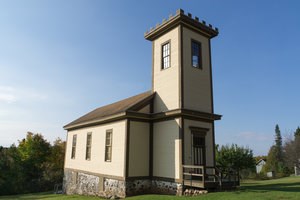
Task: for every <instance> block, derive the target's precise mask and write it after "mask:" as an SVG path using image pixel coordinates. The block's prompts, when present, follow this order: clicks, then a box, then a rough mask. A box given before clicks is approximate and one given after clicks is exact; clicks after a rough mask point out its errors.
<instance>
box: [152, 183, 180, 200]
mask: <svg viewBox="0 0 300 200" xmlns="http://www.w3.org/2000/svg"><path fill="white" fill-rule="evenodd" d="M151 190H152V193H155V194H173V195H178V196H181V194H182V184H179V183H174V182H168V181H160V180H152V188H151Z"/></svg>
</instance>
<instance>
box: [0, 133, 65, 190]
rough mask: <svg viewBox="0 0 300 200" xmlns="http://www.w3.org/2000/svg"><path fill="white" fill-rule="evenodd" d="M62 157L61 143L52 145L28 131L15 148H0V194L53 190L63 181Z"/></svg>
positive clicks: (63, 148)
mask: <svg viewBox="0 0 300 200" xmlns="http://www.w3.org/2000/svg"><path fill="white" fill-rule="evenodd" d="M64 155H65V142H64V141H62V140H61V139H57V140H56V141H54V143H53V145H52V144H50V143H49V142H48V141H47V140H45V139H44V137H43V136H42V135H41V134H34V133H31V132H28V133H27V136H26V138H24V139H23V140H20V141H19V144H18V145H17V146H16V145H12V146H10V147H9V148H5V147H1V146H0V195H8V194H20V193H31V192H41V191H49V190H51V189H53V187H54V185H55V184H56V183H62V181H63V166H64Z"/></svg>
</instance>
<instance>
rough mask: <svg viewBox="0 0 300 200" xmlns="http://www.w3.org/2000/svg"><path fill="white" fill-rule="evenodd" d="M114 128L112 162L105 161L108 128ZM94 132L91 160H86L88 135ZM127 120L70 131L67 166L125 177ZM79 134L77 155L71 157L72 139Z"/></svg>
mask: <svg viewBox="0 0 300 200" xmlns="http://www.w3.org/2000/svg"><path fill="white" fill-rule="evenodd" d="M108 129H113V138H112V162H105V161H104V152H105V134H106V130H108ZM88 132H91V133H92V149H91V160H85V153H86V152H85V151H86V135H87V133H88ZM125 133H126V123H125V121H119V122H114V123H109V124H105V125H99V126H94V127H88V128H83V129H79V130H74V131H69V132H68V141H67V142H68V145H67V151H66V163H65V167H66V168H72V169H78V170H83V171H90V172H93V173H99V174H108V175H112V176H122V177H124V166H125V165H124V163H125V157H124V151H125ZM74 134H77V144H76V156H75V159H71V149H72V139H73V135H74Z"/></svg>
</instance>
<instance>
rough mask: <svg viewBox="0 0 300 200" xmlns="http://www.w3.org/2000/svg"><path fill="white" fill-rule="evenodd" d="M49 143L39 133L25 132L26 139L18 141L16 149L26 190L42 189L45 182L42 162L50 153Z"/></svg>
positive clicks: (35, 190)
mask: <svg viewBox="0 0 300 200" xmlns="http://www.w3.org/2000/svg"><path fill="white" fill-rule="evenodd" d="M50 146H51V145H50V143H49V142H48V141H46V140H45V139H44V137H43V136H42V135H41V134H33V133H31V132H28V133H27V136H26V139H23V140H22V141H19V146H18V151H19V154H20V157H21V161H22V165H23V168H24V176H25V179H26V182H27V184H26V186H27V190H28V192H37V191H43V190H44V189H45V187H46V186H47V184H46V183H45V182H44V181H43V177H42V176H43V164H44V163H45V162H46V161H47V157H48V156H49V155H50V153H51V152H50Z"/></svg>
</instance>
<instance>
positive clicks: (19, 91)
mask: <svg viewBox="0 0 300 200" xmlns="http://www.w3.org/2000/svg"><path fill="white" fill-rule="evenodd" d="M47 97H48V96H47V95H46V94H43V93H40V92H37V91H36V90H35V89H32V88H14V87H11V86H1V85H0V102H4V103H14V102H16V101H19V100H28V101H42V100H46V99H47Z"/></svg>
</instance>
